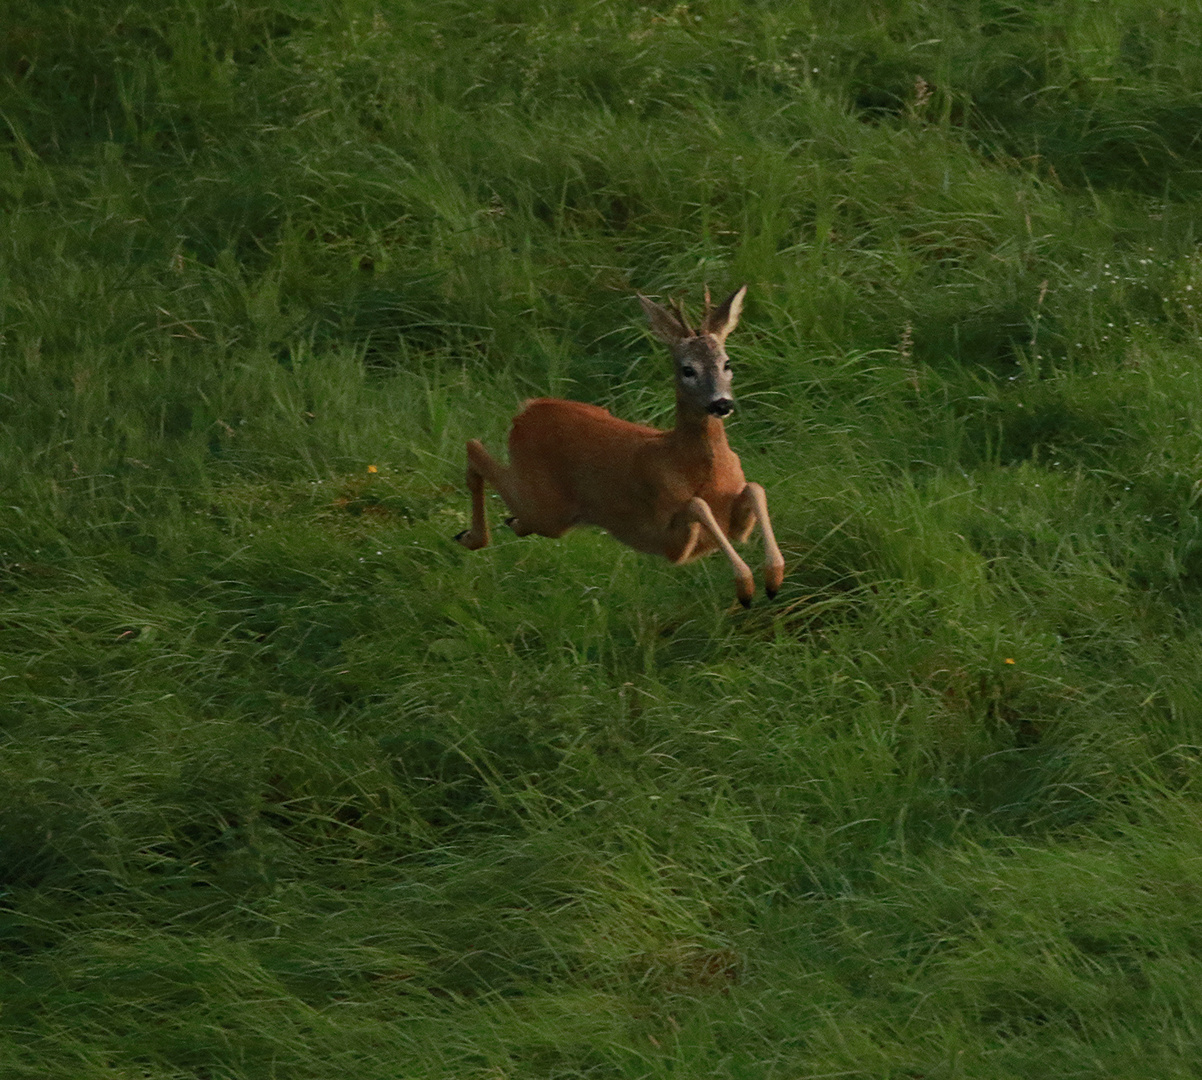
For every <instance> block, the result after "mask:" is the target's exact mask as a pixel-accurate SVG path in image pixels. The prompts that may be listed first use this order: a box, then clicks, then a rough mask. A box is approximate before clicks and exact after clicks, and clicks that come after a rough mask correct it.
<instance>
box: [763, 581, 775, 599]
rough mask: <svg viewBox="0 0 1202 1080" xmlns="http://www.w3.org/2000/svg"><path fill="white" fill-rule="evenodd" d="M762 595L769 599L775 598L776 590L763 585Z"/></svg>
mask: <svg viewBox="0 0 1202 1080" xmlns="http://www.w3.org/2000/svg"><path fill="white" fill-rule="evenodd" d="M764 595H765V596H766V597H768V599H769V600H775V599H776V590H775V589H770V588H768V586H766V585H765V586H764Z"/></svg>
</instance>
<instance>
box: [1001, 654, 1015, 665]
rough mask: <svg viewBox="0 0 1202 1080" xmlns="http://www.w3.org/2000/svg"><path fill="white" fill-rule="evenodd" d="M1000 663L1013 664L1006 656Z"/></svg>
mask: <svg viewBox="0 0 1202 1080" xmlns="http://www.w3.org/2000/svg"><path fill="white" fill-rule="evenodd" d="M1002 663H1003V664H1013V663H1014V660H1013V659H1012V658H1011V657H1009V656H1007V657H1006V659H1005V660H1003V661H1002Z"/></svg>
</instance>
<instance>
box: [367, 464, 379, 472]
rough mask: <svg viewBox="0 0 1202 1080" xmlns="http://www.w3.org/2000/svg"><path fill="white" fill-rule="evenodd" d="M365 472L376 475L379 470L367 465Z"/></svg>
mask: <svg viewBox="0 0 1202 1080" xmlns="http://www.w3.org/2000/svg"><path fill="white" fill-rule="evenodd" d="M367 471H368V472H369V473H377V472H379V471H380V470H379V469H377V468H376V467H375V466H374V465H368V467H367Z"/></svg>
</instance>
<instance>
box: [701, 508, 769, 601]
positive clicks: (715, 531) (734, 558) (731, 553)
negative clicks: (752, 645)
mask: <svg viewBox="0 0 1202 1080" xmlns="http://www.w3.org/2000/svg"><path fill="white" fill-rule="evenodd" d="M684 512H685V515H686V520H688V521H690V522H691V523H692V524H694V525H698V526H700V528H701V529H704V530H705V531H706V532H708V533H709V534H710V536H712V537H713V538H714V542H715V543H716V544H717V545H718V546H719V547H720V548H721V549H722V552H723V554H724V555H725V556H726V557H727V558H728V559H729V560H730V565H731V568H732V569H733V570H734V572H735V592H736V593H737V595H738V597H739V603H740V604H742V605H743V606H744V607H751V598H752V597H753V596H754V595H755V578H754V577H752V576H751V571H750V570H749V569H748V568H747V564H746V563H745V562H744V561H743V560H742V559H740V558H739V553H738V552H737V551H735V549H734V547H733V545H732V544H731V542H730V541H729V540H728V539H727V538H726V534H725V533H724V532H723V531H722V527H721V526H720V525H719V524H718V520H717V518H715V517H714V512H713V511H712V510H711V509H710V507H709V503H707V502H706V501H705V500H704V499H699V498H697V497H696V496H694V497H693V498H691V499H690V500H689V501H688V503H686V504H685V509H684ZM691 532H692V531H691ZM696 535H697V533H696V532H692V534H691V535H690V537H689V543H688V545H687V550H688V551H689V552H690V553H691V551H692V548H693V546H694V545H695V543H696Z"/></svg>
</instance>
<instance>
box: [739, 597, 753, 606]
mask: <svg viewBox="0 0 1202 1080" xmlns="http://www.w3.org/2000/svg"><path fill="white" fill-rule="evenodd" d="M739 603H740V604H742V605H743V606H744V607H745V608H749V607H751V597H750V596H740V597H739Z"/></svg>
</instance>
